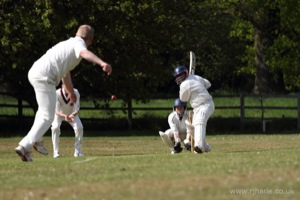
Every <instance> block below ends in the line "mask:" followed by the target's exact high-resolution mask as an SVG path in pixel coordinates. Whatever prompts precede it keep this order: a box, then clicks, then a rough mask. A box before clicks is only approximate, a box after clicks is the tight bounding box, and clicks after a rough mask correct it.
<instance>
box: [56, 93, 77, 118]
mask: <svg viewBox="0 0 300 200" xmlns="http://www.w3.org/2000/svg"><path fill="white" fill-rule="evenodd" d="M74 92H75V95H76V98H77V101H76V103H73V102H72V101H71V100H70V99H69V98H68V96H67V95H66V92H65V90H64V89H63V88H59V89H57V90H56V98H57V100H56V108H55V109H56V111H58V112H61V113H63V114H66V115H70V114H72V113H73V112H74V111H77V110H79V109H80V103H79V102H80V94H79V92H78V90H77V89H75V88H74Z"/></svg>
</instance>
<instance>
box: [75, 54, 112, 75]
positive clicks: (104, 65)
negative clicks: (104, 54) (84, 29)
mask: <svg viewBox="0 0 300 200" xmlns="http://www.w3.org/2000/svg"><path fill="white" fill-rule="evenodd" d="M80 56H81V57H82V58H83V59H85V60H87V61H89V62H91V63H95V64H97V65H100V66H101V67H102V70H103V71H104V72H106V73H107V74H108V75H110V74H111V72H112V68H111V66H110V65H109V64H108V63H106V62H104V61H103V60H102V59H101V58H99V57H98V56H96V55H95V54H94V53H93V52H91V51H89V50H87V49H85V50H82V51H80Z"/></svg>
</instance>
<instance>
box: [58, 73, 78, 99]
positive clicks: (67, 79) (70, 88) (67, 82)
mask: <svg viewBox="0 0 300 200" xmlns="http://www.w3.org/2000/svg"><path fill="white" fill-rule="evenodd" d="M62 80H63V82H64V85H65V89H66V90H67V92H68V98H69V99H71V101H72V102H74V103H76V100H77V97H76V94H75V92H74V88H73V84H72V79H71V73H70V72H68V73H67V74H66V75H65V76H64V77H63V78H62Z"/></svg>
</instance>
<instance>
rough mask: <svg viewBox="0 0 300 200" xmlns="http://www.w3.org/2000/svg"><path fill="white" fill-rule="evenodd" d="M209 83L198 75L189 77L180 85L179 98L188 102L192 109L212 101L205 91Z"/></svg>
mask: <svg viewBox="0 0 300 200" xmlns="http://www.w3.org/2000/svg"><path fill="white" fill-rule="evenodd" d="M210 86H211V84H210V82H209V81H208V80H206V79H205V78H202V77H200V76H198V75H189V76H188V77H187V78H186V79H185V80H184V81H183V82H182V83H181V84H180V91H179V97H180V100H181V101H185V102H190V105H191V107H192V108H198V107H199V106H201V105H203V104H205V103H206V102H208V101H211V100H212V97H211V95H210V94H209V93H208V91H207V89H208V88H209V87H210Z"/></svg>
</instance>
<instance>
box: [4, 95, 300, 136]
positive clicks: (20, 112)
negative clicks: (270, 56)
mask: <svg viewBox="0 0 300 200" xmlns="http://www.w3.org/2000/svg"><path fill="white" fill-rule="evenodd" d="M5 95H6V94H5V93H0V97H1V96H5ZM236 97H237V96H216V97H214V99H217V98H236ZM249 97H254V96H253V95H244V94H242V95H240V96H239V97H238V98H239V99H240V102H239V105H238V106H216V110H235V109H236V110H239V118H240V128H241V130H243V129H244V124H245V120H249V118H247V117H246V116H245V111H246V110H251V109H256V110H261V111H262V115H261V117H257V118H256V119H260V120H261V122H262V130H263V132H265V131H266V122H267V121H268V120H271V118H267V117H264V115H263V112H264V111H266V110H293V111H297V129H299V130H300V93H298V95H272V96H270V95H268V96H261V97H259V98H261V99H262V102H263V99H264V98H293V99H295V100H296V101H297V105H296V106H265V105H263V103H262V104H261V105H260V106H247V105H246V104H245V99H246V98H249ZM255 97H257V96H255ZM2 108H17V109H18V114H17V115H7V114H1V112H0V117H2V118H3V117H7V118H10V117H14V118H16V117H18V118H22V117H24V115H23V109H25V108H27V109H28V108H30V107H29V106H28V105H23V103H22V100H21V99H18V100H17V104H7V103H0V109H2ZM80 109H81V110H93V111H95V110H114V111H118V110H119V111H120V110H124V108H120V107H112V108H95V107H81V108H80ZM159 110H161V111H170V107H159V108H153V107H152V108H150V107H136V108H135V107H133V108H132V111H159Z"/></svg>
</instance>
